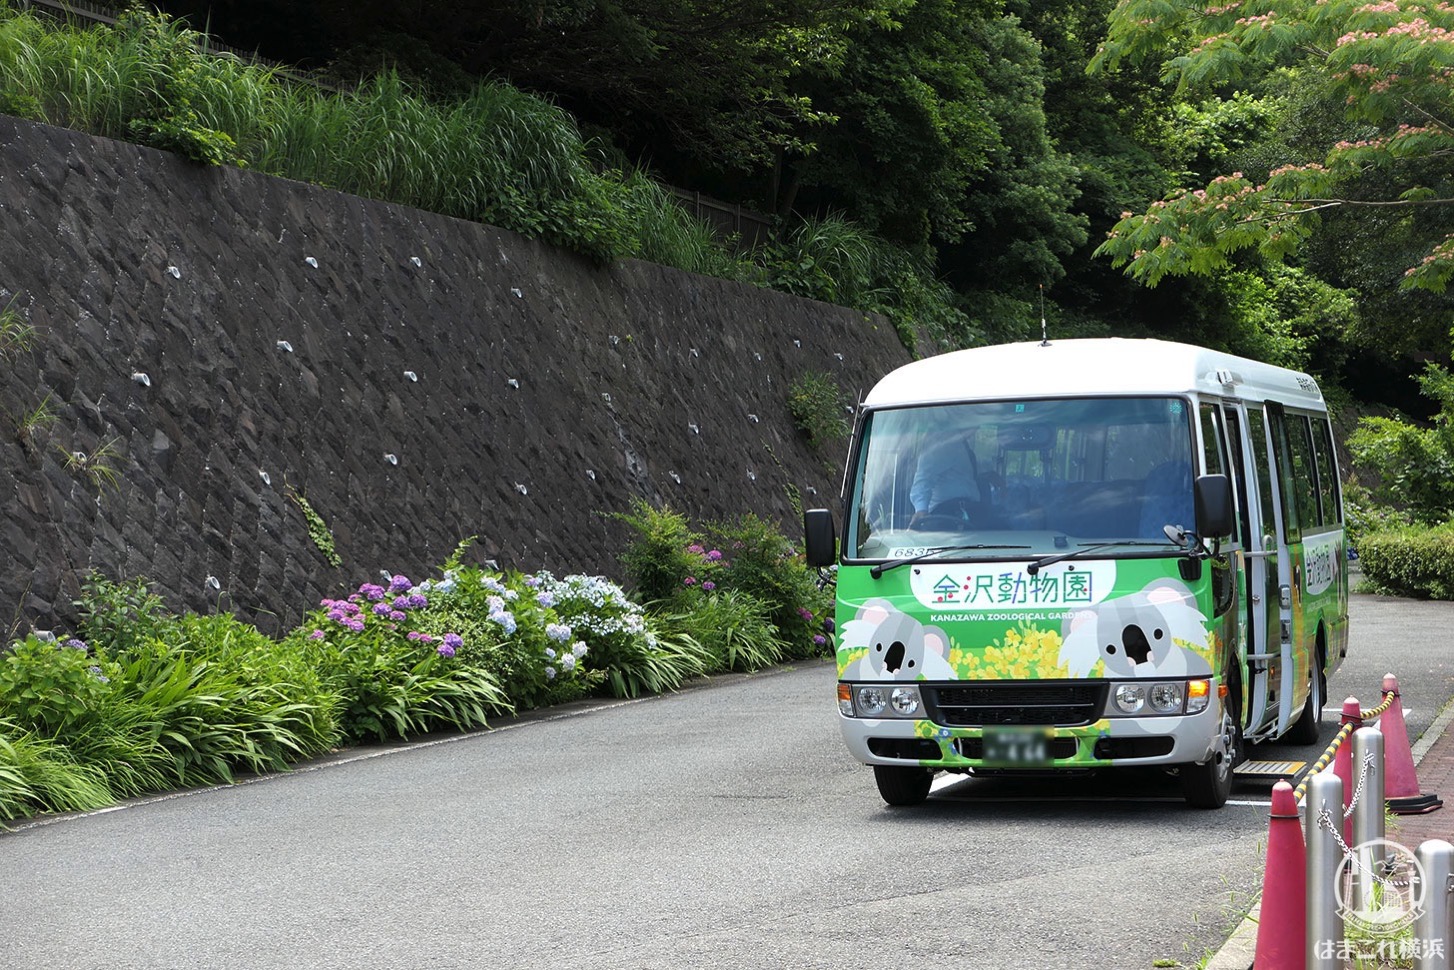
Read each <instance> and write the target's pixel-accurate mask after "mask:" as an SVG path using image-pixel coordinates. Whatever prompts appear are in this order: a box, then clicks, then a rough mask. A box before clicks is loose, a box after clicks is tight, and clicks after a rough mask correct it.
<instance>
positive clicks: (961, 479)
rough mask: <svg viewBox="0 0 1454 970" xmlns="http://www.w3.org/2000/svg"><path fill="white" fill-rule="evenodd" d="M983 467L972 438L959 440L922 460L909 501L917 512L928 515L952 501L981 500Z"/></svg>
mask: <svg viewBox="0 0 1454 970" xmlns="http://www.w3.org/2000/svg"><path fill="white" fill-rule="evenodd" d="M978 474H979V468H978V466H977V464H976V462H975V458H974V451H973V450H972V449H971V448H970V444H969V441H968V439H966V438H963V437H955V438H952V439H950V440H949V441H946V442H944V443H943V444H940V445H935V446H934V447H933V448H931V449H929V450H928V451H926V452H925V453H924V454H923V455H921V456H920V457H919V465H918V467H917V469H915V471H914V482H913V484H912V485H910V486H909V501H910V502H911V503H912V504H913V506H914V511H915V512H928V511H929V510H930V509H932V508H934V507H935V506H938V505H942V504H943V503H945V502H948V501H950V500H952V499H965V500H967V501H970V502H978V501H979V480H978V478H977V476H978Z"/></svg>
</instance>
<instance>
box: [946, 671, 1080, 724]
mask: <svg viewBox="0 0 1454 970" xmlns="http://www.w3.org/2000/svg"><path fill="white" fill-rule="evenodd" d="M922 692H923V695H924V706H925V708H926V713H927V714H928V715H929V717H930V718H931V719H932V720H934V721H936V722H937V723H939V724H947V725H954V726H976V727H978V726H982V725H986V724H1038V725H1054V726H1059V727H1073V726H1075V725H1080V724H1089V723H1091V722H1092V721H1094V720H1096V719H1097V718H1099V717H1100V716H1101V711H1102V709H1103V708H1104V707H1105V702H1106V685H1105V684H1104V683H1100V684H1088V683H1085V682H1084V681H1051V682H1036V683H1007V684H999V683H986V682H981V683H977V684H954V685H949V684H944V685H939V686H925V687H923V689H922Z"/></svg>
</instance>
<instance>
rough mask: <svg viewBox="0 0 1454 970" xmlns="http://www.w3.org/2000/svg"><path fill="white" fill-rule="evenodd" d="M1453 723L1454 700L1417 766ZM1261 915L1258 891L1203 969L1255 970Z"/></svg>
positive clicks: (1428, 736)
mask: <svg viewBox="0 0 1454 970" xmlns="http://www.w3.org/2000/svg"><path fill="white" fill-rule="evenodd" d="M1450 722H1454V698H1450V699H1449V700H1448V701H1447V702H1446V703H1445V704H1444V707H1443V709H1442V710H1441V711H1439V716H1438V717H1436V718H1434V722H1433V723H1432V724H1430V725H1429V729H1428V730H1427V731H1425V732H1424V733H1423V734H1421V735H1419V739H1418V740H1417V741H1415V742H1414V743H1413V745H1412V746H1411V747H1410V749H1409V753H1410V754H1411V755H1412V756H1413V759H1414V764H1415V765H1417V764H1418V763H1419V762H1420V761H1423V760H1424V755H1426V754H1428V753H1429V749H1430V748H1432V747H1433V746H1434V745H1435V744H1437V743H1438V741H1439V739H1440V738H1442V737H1443V736H1444V732H1445V731H1447V730H1448V728H1449V724H1450ZM1261 912H1262V894H1261V892H1259V893H1258V894H1257V898H1256V899H1255V900H1254V901H1253V903H1252V908H1251V909H1250V910H1248V911H1247V915H1246V916H1245V917H1243V918H1242V922H1241V923H1238V924H1237V928H1236V929H1234V930H1233V931H1232V935H1231V936H1229V937H1227V941H1226V942H1225V943H1223V944H1222V947H1221V949H1219V950H1217V952H1216V953H1214V954H1212V957H1211V959H1210V960H1208V961H1207V962H1206V963H1204V964H1202V970H1254V968H1253V966H1252V961H1253V959H1254V958H1255V957H1256V956H1257V917H1258V916H1259V915H1260V914H1261Z"/></svg>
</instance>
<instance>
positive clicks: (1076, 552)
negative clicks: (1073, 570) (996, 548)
mask: <svg viewBox="0 0 1454 970" xmlns="http://www.w3.org/2000/svg"><path fill="white" fill-rule="evenodd" d="M1170 541H1171V540H1169V539H1168V540H1167V542H1156V541H1154V540H1150V539H1117V540H1116V541H1114V542H1082V543H1079V545H1080V547H1081V548H1079V549H1072V550H1071V551H1070V552H1058V553H1056V554H1055V555H1053V556H1046V557H1045V558H1043V559H1037V560H1035V561H1034V562H1032V563H1031V564H1030V565H1028V566H1026V567H1025V572H1027V573H1029V574H1030V575H1031V576H1033V575H1035V574H1036V573H1038V572H1039V571H1040V570H1042V569H1044V568H1045V567H1046V566H1053V565H1055V564H1056V563H1058V562H1065V560H1067V559H1079V558H1080V557H1081V556H1087V555H1090V554H1091V553H1093V552H1098V551H1100V550H1101V549H1109V548H1111V547H1112V546H1164V545H1167V543H1169V542H1170Z"/></svg>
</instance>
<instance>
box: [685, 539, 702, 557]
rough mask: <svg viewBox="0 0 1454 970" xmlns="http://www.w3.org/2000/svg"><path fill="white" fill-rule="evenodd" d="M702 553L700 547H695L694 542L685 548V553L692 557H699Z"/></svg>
mask: <svg viewBox="0 0 1454 970" xmlns="http://www.w3.org/2000/svg"><path fill="white" fill-rule="evenodd" d="M703 551H704V550H703V549H702V547H701V546H699V545H697V544H696V543H695V542H694V543H692V544H691V545H689V546H687V552H690V553H691V554H692V555H694V556H700V555H701V554H702V553H703Z"/></svg>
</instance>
